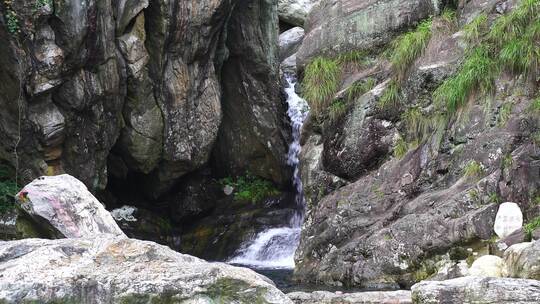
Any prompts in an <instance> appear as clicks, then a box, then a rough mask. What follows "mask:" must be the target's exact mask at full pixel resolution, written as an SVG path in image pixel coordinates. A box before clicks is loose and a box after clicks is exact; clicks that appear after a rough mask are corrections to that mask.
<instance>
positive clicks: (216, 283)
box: [0, 234, 292, 304]
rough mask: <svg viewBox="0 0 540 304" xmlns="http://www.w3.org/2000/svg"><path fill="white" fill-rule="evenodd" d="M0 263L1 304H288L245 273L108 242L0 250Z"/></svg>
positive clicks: (153, 247)
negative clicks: (22, 303)
mask: <svg viewBox="0 0 540 304" xmlns="http://www.w3.org/2000/svg"><path fill="white" fill-rule="evenodd" d="M0 257H1V262H0V274H1V275H0V302H1V303H21V302H24V303H30V302H32V303H34V301H36V303H37V301H39V303H81V304H86V303H88V304H90V303H92V304H94V303H197V304H204V303H275V304H287V303H292V302H291V301H290V300H289V299H288V298H287V297H286V296H285V295H284V294H283V293H281V292H280V291H279V290H278V289H277V288H276V287H274V286H273V285H272V284H271V283H270V282H269V281H268V280H267V279H265V278H264V277H263V276H261V275H258V274H256V273H255V272H253V271H251V270H248V269H245V268H238V267H233V266H229V265H226V264H221V263H208V262H205V261H203V260H201V259H198V258H195V257H191V256H188V255H183V254H180V253H177V252H175V251H173V250H171V249H169V248H168V247H165V246H161V245H158V244H155V243H152V242H146V241H140V240H135V239H127V238H123V237H117V236H112V235H105V234H104V235H101V236H100V237H99V238H93V239H87V238H85V239H83V238H81V239H61V240H39V239H27V240H21V241H11V242H0ZM30 273H31V275H29V274H30Z"/></svg>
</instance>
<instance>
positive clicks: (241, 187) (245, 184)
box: [220, 173, 280, 203]
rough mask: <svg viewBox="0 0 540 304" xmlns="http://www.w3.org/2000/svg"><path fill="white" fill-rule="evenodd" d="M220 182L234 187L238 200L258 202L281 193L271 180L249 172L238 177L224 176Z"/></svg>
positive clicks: (235, 196) (235, 197)
mask: <svg viewBox="0 0 540 304" xmlns="http://www.w3.org/2000/svg"><path fill="white" fill-rule="evenodd" d="M220 183H221V184H222V185H224V186H225V185H228V186H231V187H233V188H234V199H235V200H236V201H248V202H252V203H257V202H260V201H261V200H263V199H264V198H267V197H270V196H275V195H279V193H280V192H279V190H278V189H276V188H275V187H274V185H273V184H272V183H271V182H269V181H267V180H263V179H260V178H258V177H255V176H253V175H251V174H249V173H248V174H246V176H240V177H238V178H236V179H233V178H232V177H226V178H223V179H221V180H220Z"/></svg>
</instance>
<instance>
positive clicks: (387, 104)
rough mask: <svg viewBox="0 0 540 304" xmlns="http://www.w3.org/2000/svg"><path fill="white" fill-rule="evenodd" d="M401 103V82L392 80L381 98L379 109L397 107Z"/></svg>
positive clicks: (378, 104)
mask: <svg viewBox="0 0 540 304" xmlns="http://www.w3.org/2000/svg"><path fill="white" fill-rule="evenodd" d="M400 103H401V97H400V90H399V84H398V82H397V81H396V80H391V81H390V83H389V84H388V86H387V87H386V89H385V90H384V92H383V94H382V96H381V98H380V99H379V101H378V103H377V106H378V107H379V109H388V108H397V107H398V106H399V105H400Z"/></svg>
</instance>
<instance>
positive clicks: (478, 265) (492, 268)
mask: <svg viewBox="0 0 540 304" xmlns="http://www.w3.org/2000/svg"><path fill="white" fill-rule="evenodd" d="M503 273H504V261H503V259H501V258H500V257H498V256H494V255H484V256H481V257H480V258H478V259H477V260H475V261H474V263H473V264H472V265H471V268H470V269H469V274H470V275H472V276H477V277H494V278H500V277H502V276H503Z"/></svg>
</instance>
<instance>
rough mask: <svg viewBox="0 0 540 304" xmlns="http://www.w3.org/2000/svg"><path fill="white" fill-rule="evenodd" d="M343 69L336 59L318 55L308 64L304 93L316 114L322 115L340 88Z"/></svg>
mask: <svg viewBox="0 0 540 304" xmlns="http://www.w3.org/2000/svg"><path fill="white" fill-rule="evenodd" d="M340 74H341V70H340V67H339V65H338V63H337V61H336V60H332V59H328V58H323V57H317V58H315V59H314V60H313V61H312V62H311V63H310V64H308V65H307V67H306V70H305V74H304V80H303V83H302V84H303V87H302V88H303V95H304V98H305V99H306V100H307V101H308V103H309V106H310V107H311V111H312V112H313V114H314V115H316V116H318V117H320V116H321V115H322V114H323V112H324V110H326V108H327V107H328V106H329V105H330V103H331V101H332V99H333V97H334V94H336V92H337V90H338V89H339V82H340Z"/></svg>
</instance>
